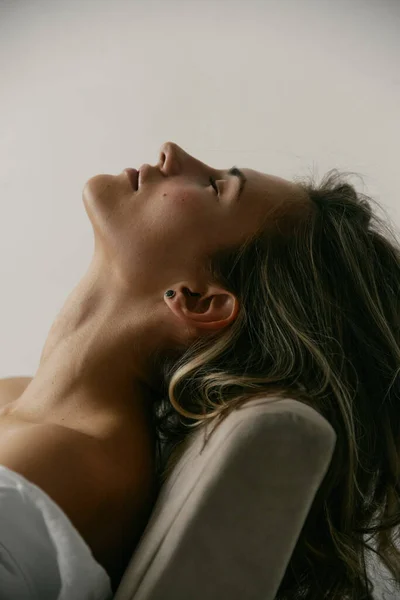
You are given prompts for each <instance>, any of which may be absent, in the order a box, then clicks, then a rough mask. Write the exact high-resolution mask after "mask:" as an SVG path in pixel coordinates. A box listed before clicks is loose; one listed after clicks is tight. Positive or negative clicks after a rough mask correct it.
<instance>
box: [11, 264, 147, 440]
mask: <svg viewBox="0 0 400 600" xmlns="http://www.w3.org/2000/svg"><path fill="white" fill-rule="evenodd" d="M153 312H154V310H153ZM149 333H150V332H149V311H148V309H147V310H146V304H145V303H144V301H140V300H139V301H138V300H137V298H133V297H132V291H131V293H130V294H128V293H127V292H126V290H125V289H124V287H123V286H122V285H121V283H120V282H119V281H118V280H117V277H114V278H113V277H112V274H110V273H109V272H105V271H104V270H103V271H102V270H101V269H100V268H98V267H97V266H96V263H95V262H94V261H93V263H92V265H91V267H90V268H89V270H88V272H87V273H86V275H85V276H84V277H83V279H82V280H81V281H80V282H79V283H78V285H77V286H76V287H75V288H74V290H73V291H72V293H71V294H70V295H69V296H68V298H67V300H66V302H65V304H64V306H63V307H62V309H61V311H60V313H59V314H58V316H57V317H56V319H55V321H54V323H53V325H52V327H51V329H50V332H49V335H48V337H47V339H46V343H45V346H44V348H43V352H42V356H41V359H40V364H39V367H38V370H37V372H36V375H35V377H34V378H33V380H32V382H31V383H30V384H29V386H28V387H27V388H26V390H25V392H24V393H23V394H22V396H21V397H20V398H19V399H18V400H17V401H16V404H15V409H16V410H17V411H18V412H19V411H22V412H23V414H24V416H26V417H27V418H31V419H33V420H36V419H40V420H41V421H49V420H50V421H52V422H57V423H59V424H62V425H65V426H69V427H75V428H78V424H79V427H80V428H81V430H83V429H82V428H83V427H87V428H89V429H91V430H96V428H97V430H100V429H101V427H102V426H105V423H107V427H110V423H111V422H115V423H117V422H120V421H123V422H125V423H126V424H128V422H129V421H130V420H131V419H135V418H136V417H137V414H138V410H140V411H142V412H143V408H144V407H146V406H150V403H151V402H152V401H153V400H154V399H155V397H156V395H157V391H156V389H154V388H152V387H151V381H152V374H151V373H150V372H149V370H148V368H147V366H146V364H147V362H148V361H146V357H148V356H149V353H150V351H151V348H149V341H150V340H151V339H152V336H149Z"/></svg>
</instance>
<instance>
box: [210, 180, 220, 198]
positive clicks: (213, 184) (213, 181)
mask: <svg viewBox="0 0 400 600" xmlns="http://www.w3.org/2000/svg"><path fill="white" fill-rule="evenodd" d="M209 181H210V184H211V185H212V187H213V189H214V190H215V191H216V192H217V194H218V193H219V192H218V187H217V183H216V181H215V179H214V177H211V176H210V179H209Z"/></svg>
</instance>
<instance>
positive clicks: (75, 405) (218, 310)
mask: <svg viewBox="0 0 400 600" xmlns="http://www.w3.org/2000/svg"><path fill="white" fill-rule="evenodd" d="M241 170H242V171H243V173H244V175H245V177H246V179H247V181H246V183H245V186H244V189H243V191H242V194H241V196H240V198H238V191H239V185H240V181H239V179H238V178H237V177H235V176H234V175H228V173H227V169H224V170H221V169H214V168H212V167H210V166H208V165H206V164H204V163H202V162H200V161H199V160H197V159H195V158H193V157H192V156H190V155H188V154H187V153H186V152H185V151H184V150H182V148H180V147H179V146H177V145H176V144H173V143H171V142H169V143H166V144H164V145H163V146H162V148H161V153H160V161H159V163H158V165H157V166H154V167H151V166H150V165H144V166H143V168H142V170H141V178H142V180H141V185H140V187H139V189H138V190H137V191H134V190H133V189H132V187H131V185H130V181H129V179H128V176H127V174H126V173H125V172H122V173H121V174H119V175H116V176H115V175H108V174H103V175H97V176H95V177H93V178H91V179H90V180H89V181H88V182H87V183H86V184H85V187H84V190H83V202H84V206H85V209H86V212H87V214H88V216H89V219H90V221H91V223H92V226H93V231H94V238H95V248H94V254H93V258H92V262H91V263H90V265H89V267H88V270H87V272H86V274H85V275H84V276H83V278H82V279H81V280H80V281H79V282H78V284H77V285H76V287H75V288H74V289H73V290H72V292H71V293H70V295H69V296H68V298H67V299H66V302H65V304H64V306H63V307H62V309H61V311H60V312H59V314H58V316H57V317H56V319H55V321H54V323H53V325H52V327H51V329H50V332H49V335H48V337H47V339H46V343H45V345H44V348H43V352H42V356H41V360H40V364H39V368H38V370H37V372H36V374H35V376H34V377H33V378H32V379H31V380H30V381H28V382H27V383H28V385H26V386H24V387H23V390H22V391H21V393H20V394H16V395H15V396H14V397H13V399H12V400H11V401H10V402H5V403H4V404H3V406H2V407H0V464H3V465H5V466H8V467H9V468H11V469H13V470H15V471H17V472H20V473H21V474H22V475H24V476H25V477H26V478H27V479H29V480H31V481H32V482H33V483H36V485H39V487H41V488H42V489H43V490H44V491H46V492H47V493H48V494H49V495H50V496H51V497H52V498H53V499H55V501H56V502H57V503H58V504H59V506H60V507H61V508H62V509H63V510H64V511H65V512H66V514H67V515H68V516H69V517H70V519H71V521H72V522H73V523H74V525H75V526H76V527H77V529H78V531H80V533H81V535H82V537H83V538H84V539H85V540H86V542H87V543H88V545H89V547H90V548H91V549H92V552H93V554H94V556H95V558H96V559H97V560H98V561H99V562H100V564H102V565H103V566H104V567H105V569H106V570H107V572H108V573H109V574H110V576H111V577H112V581H113V586H114V589H115V587H116V585H117V584H118V582H119V579H120V576H121V574H122V571H123V569H124V568H125V567H126V561H127V560H128V559H129V557H130V555H131V554H132V552H133V550H134V547H135V545H136V543H137V540H138V538H139V536H140V534H141V532H142V531H143V529H144V527H145V525H146V521H147V518H148V516H149V512H150V511H151V507H152V502H153V489H154V431H153V429H152V426H151V423H150V420H149V414H150V406H151V403H152V402H154V400H155V399H156V398H157V397H158V394H159V387H158V377H157V376H158V374H157V373H156V372H155V371H154V368H153V367H152V358H153V356H154V353H155V351H161V352H163V351H167V350H168V349H170V348H173V349H178V350H183V349H184V348H185V347H187V346H188V344H190V342H191V341H193V340H195V339H197V338H198V337H199V336H204V335H207V334H208V333H210V332H214V331H218V330H223V329H224V328H225V327H228V326H229V325H230V324H231V323H232V322H233V321H234V320H235V318H236V316H237V314H238V310H239V303H238V299H237V298H236V297H235V296H234V295H233V294H232V293H231V292H229V291H227V290H225V289H224V288H223V287H221V286H219V285H218V284H216V283H215V282H210V281H208V279H207V276H206V274H205V270H204V265H205V256H206V255H207V254H208V253H211V252H213V251H214V250H217V249H219V248H221V247H225V246H228V245H230V244H233V243H237V242H240V241H242V240H244V239H245V238H246V237H247V236H248V235H249V234H251V233H252V232H253V231H255V230H256V229H258V227H259V226H260V223H261V221H263V222H264V221H265V220H266V219H268V217H269V215H271V214H272V213H273V211H274V210H275V209H276V208H277V207H279V206H280V205H282V203H284V202H298V201H299V200H301V198H302V196H301V192H300V190H299V188H298V186H297V185H295V184H293V183H291V182H290V181H286V180H284V179H281V178H279V177H274V176H272V175H267V174H264V173H260V172H258V171H254V170H252V169H241ZM210 176H212V177H214V178H215V180H216V185H217V186H218V194H217V193H216V191H215V190H214V189H213V187H212V185H211V184H210V181H209V178H210ZM73 237H74V233H73V231H72V232H71V236H70V239H71V243H73ZM168 289H173V290H174V291H175V292H176V295H175V296H174V297H173V298H167V297H165V295H164V293H165V291H166V290H168ZM189 292H190V293H192V294H193V293H195V294H198V296H191V295H190V293H189ZM9 397H10V396H9ZM26 448H29V453H28V452H27V450H26ZM60 473H62V476H60ZM105 482H106V483H105ZM71 490H73V491H74V493H71ZM95 505H96V506H98V507H99V508H98V511H97V512H96V511H94V510H93V506H95ZM110 515H112V519H110ZM127 530H129V531H131V534H130V535H129V536H125V538H124V536H123V532H126V531H127ZM123 538H124V539H128V541H127V543H126V547H125V548H124V551H122V546H123V541H122V540H123ZM124 552H125V554H124ZM122 555H123V556H122Z"/></svg>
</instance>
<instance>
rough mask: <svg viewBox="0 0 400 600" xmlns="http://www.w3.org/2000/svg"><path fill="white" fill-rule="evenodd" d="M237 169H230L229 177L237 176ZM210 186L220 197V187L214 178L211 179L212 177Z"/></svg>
mask: <svg viewBox="0 0 400 600" xmlns="http://www.w3.org/2000/svg"><path fill="white" fill-rule="evenodd" d="M237 170H238V169H237V168H236V167H232V168H231V169H229V171H228V173H229V175H236V173H237ZM209 182H210V184H211V185H212V187H213V189H214V190H215V191H216V192H217V194H218V195H219V191H218V187H217V183H216V181H215V179H214V177H211V175H210V179H209Z"/></svg>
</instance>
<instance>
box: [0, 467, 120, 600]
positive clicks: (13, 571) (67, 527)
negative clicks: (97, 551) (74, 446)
mask: <svg viewBox="0 0 400 600" xmlns="http://www.w3.org/2000/svg"><path fill="white" fill-rule="evenodd" d="M110 598H112V591H111V582H110V578H109V576H108V574H107V572H106V571H105V570H104V569H103V567H102V566H101V565H100V564H99V563H98V562H97V561H96V560H95V559H94V557H93V554H92V552H91V550H90V548H89V546H88V545H87V544H86V542H85V541H84V540H83V538H82V536H81V535H80V534H79V532H78V531H77V530H76V529H75V527H74V526H73V525H72V523H71V521H70V520H69V519H68V517H67V516H66V514H65V513H64V512H63V511H62V510H61V509H60V507H59V506H58V505H57V504H56V503H55V502H54V501H53V500H52V499H51V498H50V497H49V496H48V495H47V494H46V493H45V492H43V490H41V489H40V488H39V487H38V486H36V485H34V484H33V483H31V482H30V481H28V480H27V479H25V478H24V477H22V475H20V474H19V473H15V472H14V471H11V470H10V469H8V468H7V467H4V466H2V465H0V600H25V599H26V600H109V599H110Z"/></svg>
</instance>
